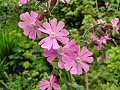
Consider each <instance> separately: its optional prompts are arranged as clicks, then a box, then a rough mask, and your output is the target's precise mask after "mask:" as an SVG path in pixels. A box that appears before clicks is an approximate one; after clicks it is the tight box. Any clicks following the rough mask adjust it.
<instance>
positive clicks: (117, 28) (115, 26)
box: [111, 18, 119, 33]
mask: <svg viewBox="0 0 120 90" xmlns="http://www.w3.org/2000/svg"><path fill="white" fill-rule="evenodd" d="M111 23H112V26H113V29H114V30H115V31H116V33H119V32H118V30H119V27H118V23H119V19H118V18H115V19H112V20H111Z"/></svg>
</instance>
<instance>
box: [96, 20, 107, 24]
mask: <svg viewBox="0 0 120 90" xmlns="http://www.w3.org/2000/svg"><path fill="white" fill-rule="evenodd" d="M104 23H105V21H103V20H102V19H99V20H97V24H104Z"/></svg>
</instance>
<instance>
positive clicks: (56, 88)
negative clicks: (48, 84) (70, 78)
mask: <svg viewBox="0 0 120 90" xmlns="http://www.w3.org/2000/svg"><path fill="white" fill-rule="evenodd" d="M52 86H53V88H54V89H55V90H60V87H59V85H58V84H57V83H53V85H52Z"/></svg>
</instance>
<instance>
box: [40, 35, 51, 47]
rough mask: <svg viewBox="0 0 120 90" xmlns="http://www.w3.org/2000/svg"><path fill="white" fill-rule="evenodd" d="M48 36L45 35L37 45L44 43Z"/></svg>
mask: <svg viewBox="0 0 120 90" xmlns="http://www.w3.org/2000/svg"><path fill="white" fill-rule="evenodd" d="M48 38H50V37H46V38H44V39H42V40H41V41H40V42H39V43H38V45H41V44H43V43H45V42H46V41H47V40H48Z"/></svg>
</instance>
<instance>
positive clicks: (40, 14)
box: [37, 12, 44, 21]
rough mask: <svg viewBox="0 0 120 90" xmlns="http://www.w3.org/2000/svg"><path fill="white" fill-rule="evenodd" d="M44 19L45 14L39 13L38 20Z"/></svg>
mask: <svg viewBox="0 0 120 90" xmlns="http://www.w3.org/2000/svg"><path fill="white" fill-rule="evenodd" d="M43 18H44V13H43V12H39V13H38V17H37V20H39V21H41V20H42V19H43Z"/></svg>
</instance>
